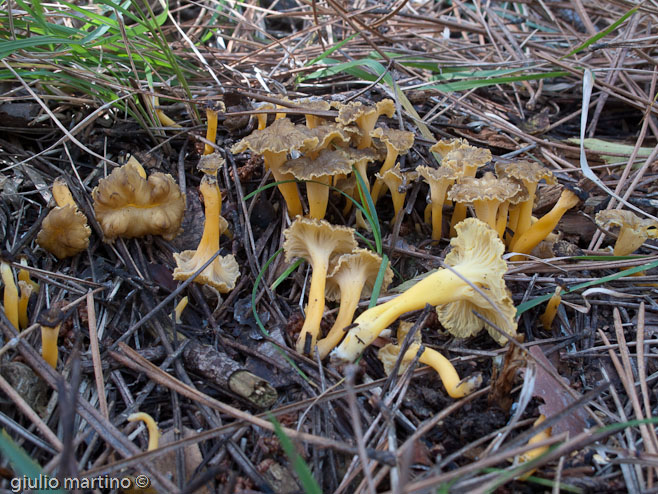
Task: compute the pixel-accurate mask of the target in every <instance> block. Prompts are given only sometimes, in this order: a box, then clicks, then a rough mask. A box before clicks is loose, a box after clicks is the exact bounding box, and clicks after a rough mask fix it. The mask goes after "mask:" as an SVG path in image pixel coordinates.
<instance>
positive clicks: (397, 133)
mask: <svg viewBox="0 0 658 494" xmlns="http://www.w3.org/2000/svg"><path fill="white" fill-rule="evenodd" d="M370 135H371V136H372V137H376V138H377V139H379V140H380V141H382V142H383V143H384V144H386V159H385V160H384V164H383V165H382V166H381V168H380V169H379V174H380V175H381V176H384V174H385V173H386V172H387V171H388V170H391V169H392V168H393V166H395V162H396V160H397V159H398V156H400V155H401V154H406V153H407V152H408V151H409V149H411V146H413V145H414V133H413V132H409V131H406V130H397V129H382V128H381V127H379V128H376V129H375V130H373V131H372V132H371V133H370ZM382 187H383V181H382V179H379V178H378V179H377V180H376V181H375V185H374V186H373V188H372V201H373V202H374V203H375V204H377V200H378V199H379V196H380V195H381V193H382Z"/></svg>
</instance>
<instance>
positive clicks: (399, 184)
mask: <svg viewBox="0 0 658 494" xmlns="http://www.w3.org/2000/svg"><path fill="white" fill-rule="evenodd" d="M375 177H377V180H380V181H381V182H383V183H385V184H386V186H387V187H388V189H389V190H390V191H391V199H392V200H393V209H394V211H395V213H394V215H393V219H392V220H391V223H394V222H395V220H396V219H397V217H398V215H399V214H400V211H402V207H403V206H404V200H405V198H406V197H407V185H408V183H409V182H413V181H414V180H416V178H417V177H418V173H416V172H415V171H414V172H402V171H401V170H400V165H399V164H397V165H395V166H394V167H393V168H391V169H390V170H386V171H385V172H384V173H383V174H382V173H377V174H375ZM374 200H375V197H374V196H373V202H374Z"/></svg>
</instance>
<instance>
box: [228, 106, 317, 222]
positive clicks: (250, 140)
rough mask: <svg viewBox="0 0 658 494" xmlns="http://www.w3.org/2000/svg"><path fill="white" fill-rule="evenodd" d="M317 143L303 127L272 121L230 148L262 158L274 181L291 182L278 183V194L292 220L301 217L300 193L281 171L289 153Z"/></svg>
mask: <svg viewBox="0 0 658 494" xmlns="http://www.w3.org/2000/svg"><path fill="white" fill-rule="evenodd" d="M317 143H318V138H317V137H316V136H314V135H312V133H311V131H310V130H309V129H307V128H306V127H305V126H303V125H295V124H293V123H292V122H291V121H290V119H288V118H282V119H279V120H275V121H274V123H273V124H272V125H270V126H269V127H267V128H265V129H264V130H256V131H254V132H253V133H252V134H251V135H248V136H247V137H245V138H244V139H242V140H241V141H240V142H238V143H237V144H235V145H234V146H233V147H232V148H231V152H232V153H242V152H244V151H246V150H247V149H250V150H251V151H252V152H253V153H256V154H260V155H262V156H263V161H264V164H265V168H266V169H268V170H270V171H271V172H272V176H273V177H274V180H275V181H277V182H281V181H287V180H291V181H292V182H286V183H280V184H278V188H279V191H280V192H281V195H282V196H283V198H284V200H285V201H286V205H287V206H288V214H289V215H290V217H291V218H294V217H295V216H301V215H302V214H303V211H302V203H301V201H300V200H299V191H298V190H297V184H296V183H295V182H294V180H295V179H294V177H293V176H292V175H290V174H287V173H283V172H281V166H282V165H283V164H284V163H285V161H286V159H287V157H288V153H289V152H291V151H293V150H300V149H303V148H310V149H312V148H313V147H315V146H316V145H317Z"/></svg>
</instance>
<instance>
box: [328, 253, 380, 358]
mask: <svg viewBox="0 0 658 494" xmlns="http://www.w3.org/2000/svg"><path fill="white" fill-rule="evenodd" d="M381 263H382V258H381V257H380V256H378V255H377V254H375V253H374V252H372V251H370V250H367V249H354V250H353V251H352V252H350V253H349V254H343V255H342V256H340V257H339V258H338V260H337V261H335V264H334V266H333V269H332V270H331V273H330V274H329V276H328V277H327V284H326V287H325V289H326V291H325V295H326V298H327V299H328V300H332V301H336V300H340V306H339V308H338V315H337V316H336V320H335V322H334V324H333V326H332V327H331V329H330V330H329V332H328V333H327V336H326V337H325V338H323V339H321V340H319V341H318V355H319V356H320V359H324V358H325V357H326V356H327V355H329V352H330V351H331V350H333V349H334V347H335V346H336V345H337V344H338V343H339V342H340V340H341V339H342V337H343V336H344V335H345V328H346V327H348V326H349V325H350V324H352V319H353V318H354V313H355V312H356V308H357V306H358V304H359V300H360V299H361V298H362V297H369V296H370V294H371V293H372V288H373V286H374V284H375V280H376V278H377V274H378V272H379V268H380V266H381ZM392 279H393V271H392V270H391V268H390V266H386V272H385V274H384V280H383V282H382V291H385V290H386V289H387V288H388V285H389V284H390V283H391V280H392Z"/></svg>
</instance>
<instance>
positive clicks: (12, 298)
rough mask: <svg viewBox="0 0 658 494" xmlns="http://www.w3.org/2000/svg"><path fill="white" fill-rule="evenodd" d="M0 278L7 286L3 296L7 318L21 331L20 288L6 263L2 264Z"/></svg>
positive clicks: (0, 265) (0, 264)
mask: <svg viewBox="0 0 658 494" xmlns="http://www.w3.org/2000/svg"><path fill="white" fill-rule="evenodd" d="M0 276H2V283H3V284H4V285H5V290H4V294H3V304H4V307H5V316H7V319H9V322H10V323H12V324H13V326H14V327H15V328H16V329H19V328H20V325H19V317H18V314H19V310H18V288H16V282H15V281H14V272H13V271H12V269H11V266H9V264H7V263H6V262H3V263H0Z"/></svg>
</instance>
